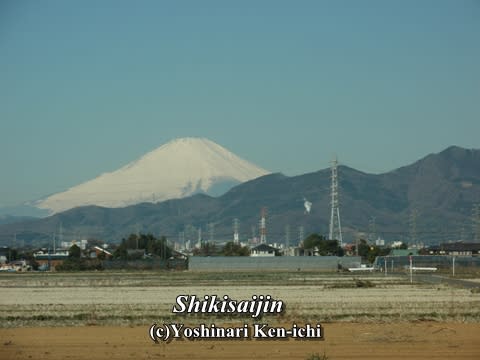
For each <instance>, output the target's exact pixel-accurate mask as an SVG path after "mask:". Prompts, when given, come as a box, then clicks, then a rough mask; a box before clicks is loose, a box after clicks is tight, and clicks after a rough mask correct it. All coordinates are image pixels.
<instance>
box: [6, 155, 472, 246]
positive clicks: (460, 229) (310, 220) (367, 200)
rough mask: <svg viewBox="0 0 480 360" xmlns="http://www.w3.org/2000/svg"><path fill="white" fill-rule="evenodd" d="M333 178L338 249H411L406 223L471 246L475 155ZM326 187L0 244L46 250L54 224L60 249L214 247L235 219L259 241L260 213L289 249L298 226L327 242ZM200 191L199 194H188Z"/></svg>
mask: <svg viewBox="0 0 480 360" xmlns="http://www.w3.org/2000/svg"><path fill="white" fill-rule="evenodd" d="M340 160H341V159H340ZM338 173H339V183H340V201H341V208H340V211H341V219H342V226H343V228H344V239H345V240H346V241H351V240H353V239H355V238H356V237H358V236H363V237H365V236H367V235H368V233H369V232H375V236H382V237H384V238H385V239H386V240H387V241H391V240H404V241H409V240H411V237H412V235H411V231H412V220H413V218H414V222H415V229H416V233H417V238H418V240H419V241H423V242H426V243H429V242H444V241H456V240H465V241H472V240H473V239H474V232H475V228H474V226H473V225H474V222H473V219H472V209H473V208H474V206H475V205H476V204H479V203H480V150H468V149H463V148H460V147H455V146H452V147H449V148H448V149H446V150H444V151H442V152H440V153H438V154H431V155H428V156H426V157H424V158H423V159H421V160H419V161H417V162H415V163H413V164H411V165H408V166H404V167H402V168H399V169H396V170H393V171H390V172H387V173H384V174H378V175H375V174H367V173H363V172H361V171H358V170H355V169H352V168H349V167H347V166H340V167H339V169H338ZM172 176H173V175H172ZM202 184H203V183H202ZM329 187H330V169H328V168H327V169H324V170H320V171H317V172H313V173H309V174H304V175H299V176H293V177H287V176H284V175H282V174H278V173H277V174H267V175H265V176H261V177H259V178H256V179H253V180H250V181H246V182H244V183H242V184H239V185H237V186H235V187H233V188H232V189H231V190H229V191H228V192H227V193H225V194H223V195H221V196H219V197H212V196H209V195H206V194H196V195H193V196H189V197H186V198H182V199H171V200H167V201H163V202H158V203H141V204H137V205H132V206H127V207H122V208H104V207H98V206H84V207H79V208H74V209H70V210H67V211H65V212H61V213H57V214H55V215H53V216H50V217H47V218H45V219H39V220H33V221H25V222H19V223H15V224H5V225H0V244H1V243H4V244H10V243H11V239H12V238H13V236H14V234H16V238H17V241H19V240H22V241H25V242H35V243H37V244H40V243H42V241H43V242H45V241H50V240H49V239H51V238H52V233H54V232H57V233H58V230H59V228H60V224H61V226H62V229H63V236H64V238H65V240H69V239H78V238H99V239H103V240H105V241H113V242H118V241H120V240H121V238H123V237H126V236H128V234H130V233H132V232H139V231H141V232H151V233H153V234H156V235H166V236H168V237H169V238H170V239H171V240H177V239H178V238H179V233H180V232H183V233H184V234H185V239H191V240H192V241H196V239H197V236H198V229H202V231H203V234H204V235H203V238H204V239H206V240H208V239H209V237H210V236H211V235H210V234H209V233H208V231H207V224H209V223H212V224H214V233H213V238H214V240H230V239H231V238H232V221H233V219H234V218H238V219H239V221H240V236H241V239H242V240H243V239H246V238H247V237H251V236H252V235H253V234H258V221H259V215H260V210H261V208H262V207H264V206H265V207H267V208H268V219H267V240H268V242H284V241H285V237H286V235H285V227H286V225H289V226H290V243H291V244H296V243H298V233H299V231H298V229H299V227H300V226H302V227H303V229H304V234H305V235H307V234H309V233H311V232H320V233H323V234H328V222H329V211H330V208H329V206H330V205H329V203H330V198H329V197H330V189H329ZM199 188H202V185H199V186H192V189H199ZM202 189H203V188H202ZM304 197H305V198H307V199H308V200H309V201H311V202H312V203H313V206H312V211H311V212H310V214H305V211H304V208H303V201H304V200H303V198H304ZM413 214H416V215H413ZM479 221H480V220H479ZM479 224H480V222H479Z"/></svg>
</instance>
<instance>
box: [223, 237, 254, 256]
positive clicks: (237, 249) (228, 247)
mask: <svg viewBox="0 0 480 360" xmlns="http://www.w3.org/2000/svg"><path fill="white" fill-rule="evenodd" d="M222 255H224V256H249V255H250V249H249V248H248V246H242V245H240V244H235V243H234V242H233V241H229V242H227V243H226V244H225V246H224V247H223V249H222Z"/></svg>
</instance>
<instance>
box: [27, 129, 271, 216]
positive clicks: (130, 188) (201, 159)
mask: <svg viewBox="0 0 480 360" xmlns="http://www.w3.org/2000/svg"><path fill="white" fill-rule="evenodd" d="M266 174H269V172H268V171H267V170H265V169H262V168H260V167H258V166H256V165H254V164H252V163H250V162H248V161H246V160H243V159H241V158H239V157H238V156H236V155H235V154H233V153H232V152H230V151H229V150H227V149H225V148H224V147H222V146H220V145H218V144H216V143H214V142H213V141H210V140H208V139H204V138H180V139H176V140H172V141H170V142H168V143H166V144H164V145H162V146H160V147H159V148H157V149H155V150H153V151H151V152H149V153H147V154H145V155H144V156H142V157H141V158H139V159H138V160H135V161H133V162H131V163H129V164H127V165H125V166H124V167H122V168H120V169H118V170H116V171H113V172H109V173H104V174H102V175H100V176H98V177H96V178H94V179H92V180H89V181H87V182H84V183H82V184H80V185H77V186H74V187H72V188H70V189H68V190H66V191H64V192H60V193H56V194H54V195H51V196H48V197H47V198H44V199H41V200H39V201H37V202H36V203H35V206H36V207H37V208H40V209H45V210H48V211H49V212H50V213H51V214H53V213H58V212H61V211H64V210H68V209H71V208H74V207H78V206H84V205H98V206H103V207H110V208H116V207H124V206H128V205H133V204H138V203H141V202H152V203H156V202H160V201H164V200H168V199H175V198H183V197H187V196H190V195H193V194H196V193H206V194H209V195H212V196H218V195H221V194H223V193H225V192H226V191H228V190H229V189H230V188H232V187H233V186H235V185H238V184H239V183H242V182H245V181H248V180H252V179H255V178H257V177H260V176H263V175H266Z"/></svg>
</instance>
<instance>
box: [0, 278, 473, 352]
mask: <svg viewBox="0 0 480 360" xmlns="http://www.w3.org/2000/svg"><path fill="white" fill-rule="evenodd" d="M180 294H189V295H197V296H199V297H201V296H204V295H214V294H215V295H219V296H223V295H228V296H229V297H230V298H231V299H237V300H247V299H251V297H252V295H254V294H256V295H267V294H268V295H271V296H272V297H273V298H275V299H280V300H282V301H284V302H285V304H286V310H285V311H284V312H283V313H282V314H279V315H266V316H264V317H263V318H262V319H257V320H253V319H251V318H248V316H247V315H242V317H233V318H232V317H231V316H229V317H225V316H223V317H222V316H218V315H211V314H203V315H194V316H192V315H178V314H172V307H173V306H174V304H175V299H176V296H178V295H180ZM172 322H174V323H184V324H190V325H191V326H198V325H199V324H201V323H205V324H213V323H214V324H215V325H217V326H222V325H225V326H242V324H243V323H248V324H249V325H250V326H251V325H252V324H253V323H268V324H269V325H273V326H285V327H292V324H293V323H298V324H299V325H300V324H316V323H318V322H319V323H321V324H322V325H323V329H324V335H325V340H324V341H320V340H293V339H289V340H278V339H277V340H258V339H253V340H247V339H244V340H239V339H237V340H217V339H216V340H208V339H203V340H195V341H190V340H186V339H184V340H173V341H172V342H170V343H169V344H165V343H163V342H160V343H159V344H155V343H154V342H153V341H152V340H151V339H150V338H149V333H148V330H149V327H150V326H151V325H152V324H153V323H159V324H161V323H172ZM479 336H480V293H479V292H478V291H476V290H472V289H465V288H461V287H453V286H450V285H445V284H422V283H413V284H410V282H409V280H408V278H405V277H404V276H401V275H399V276H394V275H392V276H384V275H381V274H371V275H358V276H357V275H355V276H353V275H351V274H335V273H333V274H332V273H330V274H324V273H313V272H305V273H299V272H284V273H282V272H280V273H279V272H264V273H248V272H246V273H189V272H180V273H175V272H174V273H167V272H150V273H148V272H118V273H108V272H104V273H72V274H65V273H64V274H61V273H51V274H33V273H32V274H21V275H18V274H7V275H2V276H0V359H2V360H3V359H128V358H132V359H133V358H135V359H137V358H140V359H156V358H165V359H170V358H172V359H187V358H188V359H305V360H306V359H310V360H316V359H324V360H325V359H404V358H407V359H446V358H451V359H480V341H479V340H478V339H479ZM316 354H318V357H316V356H315V355H316ZM324 355H325V356H324Z"/></svg>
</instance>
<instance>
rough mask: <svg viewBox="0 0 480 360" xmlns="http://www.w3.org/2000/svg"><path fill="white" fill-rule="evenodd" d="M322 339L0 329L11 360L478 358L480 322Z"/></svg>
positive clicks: (376, 328)
mask: <svg viewBox="0 0 480 360" xmlns="http://www.w3.org/2000/svg"><path fill="white" fill-rule="evenodd" d="M324 333H325V340H324V341H316V340H314V341H312V340H310V341H307V340H305V341H297V340H288V341H273V340H272V341H258V340H244V341H241V340H224V341H209V340H201V341H188V340H185V341H175V340H174V341H172V342H171V343H169V344H164V343H160V344H155V343H153V342H152V341H151V340H150V339H149V338H148V327H97V326H93V327H88V326H83V327H57V328H15V329H0V339H1V343H0V358H1V359H3V360H10V359H72V360H74V359H302V360H303V359H315V358H314V357H312V355H313V354H316V353H318V354H319V355H320V357H319V358H318V359H321V358H322V357H321V356H323V355H324V354H325V355H326V358H328V359H332V360H334V359H365V360H366V359H402V360H403V359H410V360H414V359H479V358H480V341H478V340H479V334H480V324H478V323H470V324H462V323H437V322H433V323H432V322H425V323H397V324H395V323H394V324H365V323H327V324H324Z"/></svg>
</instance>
